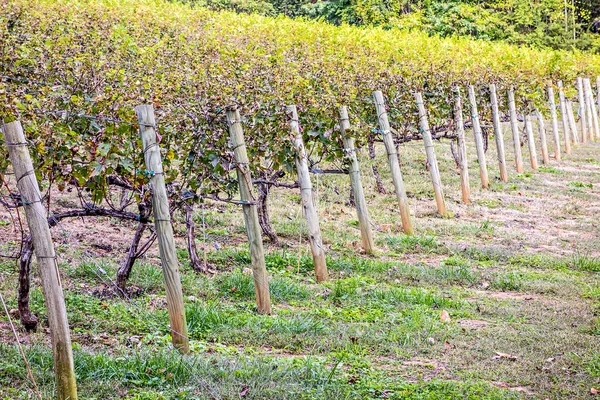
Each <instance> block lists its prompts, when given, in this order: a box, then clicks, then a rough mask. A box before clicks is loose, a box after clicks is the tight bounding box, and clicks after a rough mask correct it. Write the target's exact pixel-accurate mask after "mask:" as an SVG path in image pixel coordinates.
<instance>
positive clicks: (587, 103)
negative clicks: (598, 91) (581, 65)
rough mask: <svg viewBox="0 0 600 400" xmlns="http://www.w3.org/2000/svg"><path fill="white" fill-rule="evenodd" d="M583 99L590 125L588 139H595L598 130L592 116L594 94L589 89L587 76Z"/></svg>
mask: <svg viewBox="0 0 600 400" xmlns="http://www.w3.org/2000/svg"><path fill="white" fill-rule="evenodd" d="M583 99H584V101H585V107H584V108H585V118H586V125H587V127H588V139H590V140H592V141H593V140H594V138H595V136H596V132H595V129H594V118H593V116H592V104H593V101H592V95H591V94H590V92H589V91H588V79H587V78H584V79H583Z"/></svg>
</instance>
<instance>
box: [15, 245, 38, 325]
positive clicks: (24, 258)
mask: <svg viewBox="0 0 600 400" xmlns="http://www.w3.org/2000/svg"><path fill="white" fill-rule="evenodd" d="M32 255H33V243H32V242H31V235H28V236H27V237H26V238H25V240H24V242H23V248H22V249H21V260H20V263H19V299H18V305H19V316H20V319H21V324H23V326H24V327H25V329H26V330H27V331H34V330H35V329H36V328H37V324H38V319H37V317H36V316H35V314H34V313H32V312H31V310H30V309H29V283H30V274H31V256H32Z"/></svg>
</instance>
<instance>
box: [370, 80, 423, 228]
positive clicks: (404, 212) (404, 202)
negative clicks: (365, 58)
mask: <svg viewBox="0 0 600 400" xmlns="http://www.w3.org/2000/svg"><path fill="white" fill-rule="evenodd" d="M373 101H374V102H375V110H376V112H377V121H378V122H379V128H380V130H381V134H382V137H383V144H384V145H385V151H386V153H387V157H388V163H389V164H390V170H391V171H392V180H393V181H394V187H395V189H396V198H397V199H398V205H399V207H400V217H401V218H402V229H403V230H404V232H405V233H413V227H412V222H411V220H410V209H409V207H408V197H407V196H406V190H405V189H404V181H403V180H402V172H401V171H400V164H399V162H398V153H397V152H396V146H394V140H393V139H392V132H391V130H390V122H389V121H388V116H387V111H386V109H385V101H384V100H383V93H381V91H379V90H378V91H375V92H373Z"/></svg>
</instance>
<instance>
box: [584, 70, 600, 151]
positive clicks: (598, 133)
mask: <svg viewBox="0 0 600 400" xmlns="http://www.w3.org/2000/svg"><path fill="white" fill-rule="evenodd" d="M583 85H584V88H585V92H586V94H587V100H586V104H587V106H588V114H589V116H590V118H589V125H590V126H591V127H592V128H593V129H590V139H592V140H594V141H595V140H596V139H597V138H600V126H599V124H598V112H597V109H596V103H595V102H594V93H593V92H592V84H591V82H590V80H589V79H587V78H586V79H584V80H583Z"/></svg>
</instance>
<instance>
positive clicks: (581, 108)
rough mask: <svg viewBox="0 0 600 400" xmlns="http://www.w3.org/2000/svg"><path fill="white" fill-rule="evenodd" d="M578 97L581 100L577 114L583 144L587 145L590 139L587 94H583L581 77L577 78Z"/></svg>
mask: <svg viewBox="0 0 600 400" xmlns="http://www.w3.org/2000/svg"><path fill="white" fill-rule="evenodd" d="M577 95H578V98H579V105H578V108H577V113H578V114H579V119H580V121H581V122H580V124H581V143H586V142H587V138H588V129H589V127H588V124H587V117H586V115H585V114H586V110H585V108H586V106H585V93H583V79H582V78H581V77H578V78H577Z"/></svg>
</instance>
